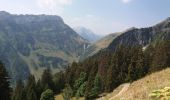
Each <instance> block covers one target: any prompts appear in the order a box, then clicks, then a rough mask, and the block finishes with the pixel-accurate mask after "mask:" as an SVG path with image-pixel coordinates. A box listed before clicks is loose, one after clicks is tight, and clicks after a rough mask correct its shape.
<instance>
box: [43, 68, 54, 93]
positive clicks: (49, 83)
mask: <svg viewBox="0 0 170 100" xmlns="http://www.w3.org/2000/svg"><path fill="white" fill-rule="evenodd" d="M41 84H42V87H44V91H45V90H46V89H51V90H53V91H54V92H55V84H54V81H53V76H52V74H51V70H50V69H49V68H48V69H46V70H44V72H43V74H42V77H41Z"/></svg>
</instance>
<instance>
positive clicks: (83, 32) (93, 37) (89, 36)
mask: <svg viewBox="0 0 170 100" xmlns="http://www.w3.org/2000/svg"><path fill="white" fill-rule="evenodd" d="M74 30H75V31H76V32H77V33H78V34H79V35H80V36H82V37H83V38H84V39H86V40H88V41H90V42H96V41H97V40H99V39H100V38H101V36H99V35H97V34H95V33H94V32H92V31H91V30H89V29H86V28H84V27H76V28H74Z"/></svg>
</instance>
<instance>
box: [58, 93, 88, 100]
mask: <svg viewBox="0 0 170 100" xmlns="http://www.w3.org/2000/svg"><path fill="white" fill-rule="evenodd" d="M55 100H64V99H63V96H62V94H59V95H56V96H55ZM71 100H76V98H75V97H73V98H72V99H71ZM79 100H85V99H84V98H83V97H81V98H79Z"/></svg>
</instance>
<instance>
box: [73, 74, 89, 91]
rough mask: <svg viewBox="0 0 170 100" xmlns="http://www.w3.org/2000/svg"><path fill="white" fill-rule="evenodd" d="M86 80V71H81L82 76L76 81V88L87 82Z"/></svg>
mask: <svg viewBox="0 0 170 100" xmlns="http://www.w3.org/2000/svg"><path fill="white" fill-rule="evenodd" d="M85 80H86V73H84V72H81V73H80V77H79V78H78V79H77V80H76V81H75V84H74V89H75V90H78V88H79V87H80V86H81V85H82V84H83V83H84V82H85Z"/></svg>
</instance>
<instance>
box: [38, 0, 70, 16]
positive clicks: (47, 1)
mask: <svg viewBox="0 0 170 100" xmlns="http://www.w3.org/2000/svg"><path fill="white" fill-rule="evenodd" d="M72 1H73V0H37V5H38V7H39V8H41V9H44V10H47V9H48V10H50V11H51V12H53V13H54V12H56V13H61V12H62V11H63V8H64V7H65V6H68V5H71V4H72Z"/></svg>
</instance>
